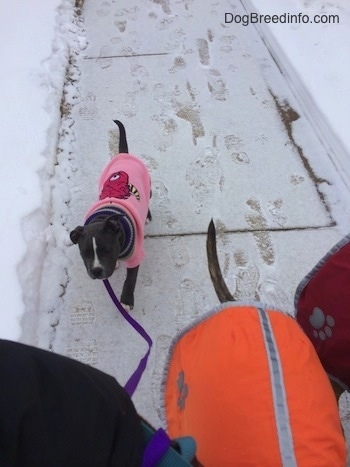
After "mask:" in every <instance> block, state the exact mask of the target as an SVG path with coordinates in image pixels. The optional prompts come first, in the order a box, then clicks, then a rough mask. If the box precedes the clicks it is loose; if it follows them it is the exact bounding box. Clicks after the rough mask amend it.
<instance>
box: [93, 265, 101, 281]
mask: <svg viewBox="0 0 350 467" xmlns="http://www.w3.org/2000/svg"><path fill="white" fill-rule="evenodd" d="M102 273H103V269H102V268H100V267H96V268H93V269H92V270H91V275H92V277H94V278H95V279H101V277H102Z"/></svg>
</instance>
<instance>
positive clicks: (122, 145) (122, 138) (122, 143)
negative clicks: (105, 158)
mask: <svg viewBox="0 0 350 467" xmlns="http://www.w3.org/2000/svg"><path fill="white" fill-rule="evenodd" d="M113 121H114V123H116V124H117V125H118V127H119V153H129V148H128V142H127V140H126V133H125V128H124V125H123V124H122V122H120V121H119V120H113Z"/></svg>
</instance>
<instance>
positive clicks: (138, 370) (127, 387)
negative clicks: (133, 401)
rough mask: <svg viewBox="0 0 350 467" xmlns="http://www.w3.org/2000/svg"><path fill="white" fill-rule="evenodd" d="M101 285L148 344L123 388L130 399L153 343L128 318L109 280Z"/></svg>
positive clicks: (136, 323) (138, 326)
mask: <svg viewBox="0 0 350 467" xmlns="http://www.w3.org/2000/svg"><path fill="white" fill-rule="evenodd" d="M103 283H104V285H105V287H106V289H107V292H108V294H109V296H110V297H111V299H112V302H113V303H114V305H115V306H116V307H117V308H118V310H119V311H120V313H121V314H122V315H123V317H124V318H125V319H126V320H127V321H128V322H129V324H131V326H132V327H133V328H134V329H136V331H137V332H138V333H139V334H140V335H141V336H142V337H143V338H144V339H145V341H146V342H147V344H148V350H147V352H146V354H145V356H144V357H142V358H141V360H140V363H139V365H138V367H137V368H136V370H135V371H134V373H133V374H132V375H131V376H130V378H129V380H128V381H127V383H126V384H125V386H124V389H125V390H126V392H127V393H128V394H129V396H130V397H132V395H133V394H134V392H135V390H136V388H137V386H138V384H139V382H140V379H141V377H142V374H143V372H144V371H145V369H146V366H147V361H148V357H149V355H150V353H151V348H152V345H153V342H152V339H151V338H150V336H149V335H148V334H147V332H146V331H145V330H144V329H143V327H142V326H141V325H140V324H139V323H138V322H137V321H135V320H134V318H132V317H131V316H130V314H129V313H128V312H127V311H126V310H125V309H124V307H123V306H122V304H121V303H120V301H119V300H118V298H117V296H116V294H115V293H114V290H113V289H112V286H111V284H110V283H109V280H108V279H104V280H103Z"/></svg>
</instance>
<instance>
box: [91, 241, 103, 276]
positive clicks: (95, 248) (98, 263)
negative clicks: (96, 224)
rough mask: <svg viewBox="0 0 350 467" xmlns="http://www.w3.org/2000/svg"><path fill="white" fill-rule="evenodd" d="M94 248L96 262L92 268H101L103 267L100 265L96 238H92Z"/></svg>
mask: <svg viewBox="0 0 350 467" xmlns="http://www.w3.org/2000/svg"><path fill="white" fill-rule="evenodd" d="M92 248H93V250H94V261H93V263H92V267H93V268H101V267H102V265H101V263H100V260H99V258H98V256H97V245H96V239H95V237H92Z"/></svg>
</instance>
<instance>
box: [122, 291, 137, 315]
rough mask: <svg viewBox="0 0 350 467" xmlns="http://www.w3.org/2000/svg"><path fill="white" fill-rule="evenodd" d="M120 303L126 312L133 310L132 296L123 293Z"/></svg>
mask: <svg viewBox="0 0 350 467" xmlns="http://www.w3.org/2000/svg"><path fill="white" fill-rule="evenodd" d="M120 303H121V304H122V305H123V307H124V309H125V310H126V311H128V312H129V311H131V310H132V309H133V308H134V295H133V294H132V295H129V294H127V293H125V292H124V291H123V293H122V295H121V297H120Z"/></svg>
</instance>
